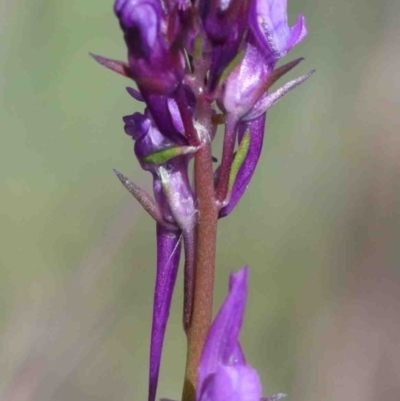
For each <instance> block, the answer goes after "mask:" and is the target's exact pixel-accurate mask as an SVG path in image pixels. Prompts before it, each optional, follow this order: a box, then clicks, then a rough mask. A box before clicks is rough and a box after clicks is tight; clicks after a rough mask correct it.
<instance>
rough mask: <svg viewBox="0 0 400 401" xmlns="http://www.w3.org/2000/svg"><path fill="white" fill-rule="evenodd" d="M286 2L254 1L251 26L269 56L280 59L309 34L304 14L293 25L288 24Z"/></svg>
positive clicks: (250, 15)
mask: <svg viewBox="0 0 400 401" xmlns="http://www.w3.org/2000/svg"><path fill="white" fill-rule="evenodd" d="M286 3H287V1H286V0H255V1H253V2H252V6H251V9H250V14H249V21H250V27H251V29H252V31H253V33H254V35H255V36H256V38H257V41H258V43H259V44H260V46H261V47H262V48H263V49H264V51H265V56H266V57H267V58H269V57H271V58H273V59H275V60H278V59H279V58H281V57H283V56H284V55H286V53H288V52H289V50H290V49H291V48H292V47H294V46H295V45H296V44H297V43H299V42H301V41H302V40H303V39H304V38H305V36H306V35H307V28H306V21H305V18H304V16H303V15H302V14H300V15H299V17H298V18H297V21H296V24H295V25H294V26H293V27H289V26H288V19H287V4H286Z"/></svg>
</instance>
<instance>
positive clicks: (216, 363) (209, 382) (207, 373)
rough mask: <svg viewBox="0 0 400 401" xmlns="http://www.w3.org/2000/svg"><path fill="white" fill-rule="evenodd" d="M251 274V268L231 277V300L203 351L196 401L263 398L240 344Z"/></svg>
mask: <svg viewBox="0 0 400 401" xmlns="http://www.w3.org/2000/svg"><path fill="white" fill-rule="evenodd" d="M248 274H249V269H248V267H244V268H243V269H241V270H240V271H239V272H237V273H234V274H231V277H230V283H229V293H228V296H227V297H226V299H225V301H224V303H223V305H222V307H221V309H220V311H219V313H218V315H217V317H216V318H215V320H214V322H213V324H212V326H211V329H210V331H209V333H208V336H207V339H206V343H205V345H204V348H203V353H202V356H201V361H200V367H199V379H198V393H197V401H220V400H231V401H259V400H260V399H261V397H262V389H261V383H260V379H259V377H258V374H257V372H256V371H255V370H254V369H253V368H252V367H251V366H249V365H247V364H246V361H245V359H244V356H243V354H242V352H241V349H240V344H239V333H240V329H241V326H242V321H243V315H244V309H245V304H246V297H247V286H248Z"/></svg>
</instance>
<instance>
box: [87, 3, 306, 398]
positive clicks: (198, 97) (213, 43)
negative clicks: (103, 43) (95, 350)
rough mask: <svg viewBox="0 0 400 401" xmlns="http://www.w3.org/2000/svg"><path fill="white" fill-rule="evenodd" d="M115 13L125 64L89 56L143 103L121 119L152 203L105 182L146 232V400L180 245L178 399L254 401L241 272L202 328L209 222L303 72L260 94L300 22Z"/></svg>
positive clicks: (233, 198) (173, 11) (258, 14)
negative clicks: (150, 290)
mask: <svg viewBox="0 0 400 401" xmlns="http://www.w3.org/2000/svg"><path fill="white" fill-rule="evenodd" d="M114 11H115V14H116V16H117V18H118V20H119V24H120V27H121V29H122V32H123V35H124V39H125V43H126V46H127V53H128V56H127V62H124V61H117V60H112V59H108V58H104V57H101V56H97V55H94V56H93V57H94V58H95V59H96V60H97V61H98V62H99V63H100V64H102V65H104V66H105V67H107V68H109V69H111V70H113V71H115V72H117V73H119V74H121V75H123V76H125V77H126V78H129V79H132V80H133V81H134V82H135V83H136V88H132V87H128V88H127V91H128V93H129V95H130V96H131V97H133V98H134V99H135V100H136V101H139V102H142V103H143V113H137V112H136V113H133V114H132V115H129V116H125V117H124V118H123V120H124V123H125V132H126V134H127V135H128V136H130V137H131V138H132V139H133V141H134V153H135V155H136V158H137V159H138V161H139V163H140V165H141V167H142V168H143V170H146V171H149V172H150V173H151V175H152V178H153V195H151V194H149V193H147V192H145V191H144V190H143V189H141V188H140V187H138V186H137V185H136V184H135V183H134V182H132V181H131V180H130V179H128V178H127V177H125V176H124V175H123V174H121V173H120V172H118V171H115V172H116V174H117V176H118V178H119V179H120V181H121V182H122V184H123V185H124V186H125V188H126V189H127V190H128V191H129V192H130V193H131V194H132V195H133V196H134V197H135V198H136V200H137V201H138V202H139V203H140V204H141V205H142V206H143V208H144V209H145V210H146V211H147V212H148V214H149V215H150V216H151V217H152V218H153V219H154V220H155V222H156V232H157V274H156V283H155V291H154V307H153V321H152V331H151V346H150V371H149V395H148V401H154V400H155V397H156V390H157V382H158V375H159V368H160V361H161V353H162V348H163V342H164V335H165V329H166V325H167V321H168V315H169V310H170V305H171V298H172V294H173V290H174V286H175V281H176V276H177V270H178V265H179V262H180V259H181V247H182V248H183V253H184V256H183V258H184V283H183V287H184V305H183V328H184V330H185V333H186V336H187V362H186V371H185V379H184V386H183V395H182V400H183V401H195V400H196V401H219V400H221V401H223V400H228V399H229V400H231V401H259V400H260V399H261V398H262V393H261V385H260V381H259V378H258V375H257V372H256V371H255V370H254V369H252V368H251V367H250V366H249V365H248V364H247V362H246V360H245V357H244V355H243V353H242V350H241V347H240V344H239V340H238V337H239V331H240V328H241V324H242V317H243V313H244V307H245V299H246V294H247V279H248V268H244V269H242V270H240V271H239V272H238V273H236V274H232V275H231V279H230V284H229V293H228V296H227V297H226V299H225V302H224V303H223V305H222V307H221V309H220V311H219V313H218V315H217V317H216V318H215V320H214V322H213V323H212V300H213V281H214V266H215V248H216V235H217V223H218V220H219V219H220V218H223V217H226V216H228V215H229V214H230V213H231V212H232V211H233V209H234V208H235V206H236V205H237V203H238V202H239V201H240V199H241V198H242V196H243V194H244V192H245V191H246V189H247V187H248V185H249V183H250V180H251V178H252V176H253V174H254V171H255V168H256V166H257V162H258V159H259V157H260V153H261V149H262V144H263V137H264V128H265V119H266V113H267V111H268V110H269V109H270V108H271V107H272V106H273V105H274V104H275V103H277V102H278V101H279V100H280V99H281V98H282V97H283V96H284V95H285V94H286V93H288V92H289V91H290V90H292V89H294V88H295V87H296V86H298V85H300V84H301V83H303V82H304V81H305V80H307V79H308V77H309V76H310V75H311V73H312V72H310V73H308V74H306V75H303V76H301V77H300V78H297V79H295V80H293V81H290V82H288V83H286V84H284V85H283V86H281V87H280V88H279V89H277V90H273V91H272V90H271V89H270V88H271V86H272V85H273V84H274V83H275V82H276V81H277V80H278V79H279V78H280V77H282V75H284V74H285V73H287V72H288V71H289V70H291V69H292V68H294V67H295V66H296V65H297V64H298V63H299V62H300V61H301V60H302V59H297V60H294V61H291V62H289V63H287V64H283V65H282V66H280V67H277V66H276V65H277V63H278V61H279V60H280V59H281V58H283V57H284V56H285V55H286V54H287V53H288V52H289V51H290V50H291V49H292V48H293V47H294V46H295V45H296V44H297V43H299V42H300V41H302V40H303V39H304V37H305V36H306V34H307V29H306V25H305V19H304V17H303V15H300V16H299V17H298V19H297V21H296V23H295V25H294V26H292V27H290V26H289V25H288V20H287V10H286V0H116V1H115V4H114ZM219 126H221V128H223V134H222V132H221V133H217V131H218V127H219ZM221 131H222V129H221ZM217 135H223V149H222V155H218V154H215V151H214V150H213V140H214V139H215V137H216V136H217ZM218 160H220V161H218ZM190 163H194V169H193V172H194V173H193V175H194V176H193V177H190V174H189V171H192V170H191V169H189V165H190ZM281 396H282V395H280V394H278V395H275V396H273V397H270V398H267V399H265V398H264V400H277V399H279V398H280V397H281Z"/></svg>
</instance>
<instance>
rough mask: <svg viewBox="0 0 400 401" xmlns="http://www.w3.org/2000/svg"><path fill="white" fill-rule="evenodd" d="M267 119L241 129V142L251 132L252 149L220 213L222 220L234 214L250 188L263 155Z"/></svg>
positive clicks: (256, 120)
mask: <svg viewBox="0 0 400 401" xmlns="http://www.w3.org/2000/svg"><path fill="white" fill-rule="evenodd" d="M265 118H266V115H265V114H263V115H262V116H260V117H258V118H257V119H255V120H252V121H249V122H248V123H247V124H245V123H242V124H241V125H240V127H239V141H240V140H241V137H242V136H243V134H244V132H245V131H246V130H247V129H248V130H249V132H250V147H249V151H248V153H247V157H246V159H245V160H244V162H243V164H242V166H241V167H240V170H239V172H238V175H237V177H236V180H235V183H234V185H233V189H232V194H231V198H230V200H229V202H228V204H227V205H226V206H224V207H223V208H222V209H221V210H220V212H219V217H220V218H221V217H226V216H228V214H230V213H231V212H232V210H233V209H234V208H235V206H236V205H237V204H238V203H239V201H240V199H241V198H242V196H243V194H244V193H245V191H246V189H247V187H248V186H249V183H250V180H251V178H252V177H253V174H254V171H255V169H256V167H257V163H258V160H259V158H260V155H261V149H262V145H263V141H264V129H265Z"/></svg>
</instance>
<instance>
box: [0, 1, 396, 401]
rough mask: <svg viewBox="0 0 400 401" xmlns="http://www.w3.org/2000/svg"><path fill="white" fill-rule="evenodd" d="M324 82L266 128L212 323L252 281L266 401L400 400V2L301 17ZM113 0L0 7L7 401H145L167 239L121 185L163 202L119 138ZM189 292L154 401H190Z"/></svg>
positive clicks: (253, 346) (250, 326)
mask: <svg viewBox="0 0 400 401" xmlns="http://www.w3.org/2000/svg"><path fill="white" fill-rule="evenodd" d="M289 3H290V4H289V11H290V17H291V18H290V21H291V22H292V23H293V22H294V20H295V17H296V15H297V14H298V13H299V12H304V13H305V15H306V17H307V22H308V29H309V36H308V38H307V40H306V41H305V42H304V43H302V44H301V45H299V46H298V48H296V49H295V50H293V51H292V52H291V54H290V57H288V58H287V59H286V60H290V59H294V58H296V57H300V56H305V57H306V61H305V62H303V63H302V64H301V66H300V67H298V69H296V71H295V72H293V73H292V75H291V76H290V77H288V78H286V79H289V78H292V77H295V76H298V75H300V74H303V73H305V72H306V71H308V70H310V69H312V68H316V69H317V73H316V74H315V75H314V76H313V77H312V78H311V79H310V80H309V81H308V82H307V83H306V84H304V85H303V86H301V87H300V88H298V89H296V90H295V91H294V92H293V93H291V94H290V95H288V96H287V98H285V99H284V100H283V101H282V102H280V103H279V105H277V106H276V107H275V108H274V109H273V110H271V112H270V113H269V115H268V122H267V131H266V137H265V147H264V150H263V158H262V160H261V162H260V165H259V167H258V170H257V173H256V175H255V177H254V179H253V181H252V183H251V185H250V188H249V190H248V192H247V194H246V196H245V197H244V199H243V201H242V202H241V203H240V205H239V206H238V207H237V209H236V210H235V212H234V213H233V214H232V215H231V217H230V218H228V219H224V220H223V221H221V224H220V230H219V238H218V241H219V244H218V245H219V248H218V261H217V266H218V269H217V277H216V279H217V282H216V296H215V305H216V307H217V306H218V305H220V303H221V301H222V299H223V297H224V295H225V293H226V287H227V277H228V273H229V271H231V270H236V269H238V268H240V267H241V266H242V265H244V264H249V265H250V266H251V277H250V280H251V281H250V295H249V301H248V307H247V314H246V320H245V326H244V328H243V332H242V340H243V347H244V349H245V351H246V354H247V358H248V361H249V363H251V364H252V365H253V366H254V367H255V368H256V369H257V370H258V371H259V372H260V376H261V379H262V382H263V386H264V393H265V395H268V394H272V393H274V392H286V393H288V394H289V397H290V398H288V400H293V401H295V400H296V401H300V400H301V401H314V400H315V401H317V400H318V401H319V400H324V401H330V400H332V401H333V400H335V401H336V400H338V401H339V400H340V401H343V400H351V401H358V400H360V401H361V400H362V401H369V400H371V401H372V400H376V399H383V398H381V397H384V399H386V400H388V401H389V400H398V399H399V398H398V397H399V393H400V362H399V361H400V348H399V347H400V345H399V340H398V339H399V338H400V251H399V245H400V132H399V128H400V117H399V110H400V108H399V106H400V93H399V92H400V61H399V60H400V52H399V44H398V41H397V38H398V37H399V35H400V25H399V23H398V22H399V15H400V2H399V1H396V0H386V1H384V0H382V1H378V0H351V1H348V0H336V1H334V2H332V1H327V0H325V1H317V0H302V1H295V0H292V1H289ZM89 51H91V52H95V53H98V54H102V55H105V56H108V57H112V58H119V59H124V58H125V48H124V43H123V40H122V36H121V33H120V31H119V27H118V23H117V21H116V19H115V18H114V16H113V14H112V1H111V0H96V1H81V0H80V1H78V0H69V1H61V0H53V1H49V0H30V1H28V0H14V1H9V0H1V1H0V86H1V94H0V99H1V107H0V127H1V143H0V201H1V210H0V400H1V401H17V400H18V401H28V400H30V401H34V400H35V401H36V400H40V401H50V400H60V401H63V400H118V401H123V400H131V399H135V400H144V399H146V389H147V369H148V361H147V359H148V346H149V334H150V314H151V304H152V289H153V281H154V276H155V267H154V266H155V239H154V225H153V223H152V221H150V219H149V218H148V217H147V215H145V213H144V212H142V210H140V209H139V208H138V206H137V204H135V202H134V201H133V200H132V198H131V197H130V196H129V194H128V193H127V192H126V191H125V190H124V189H123V188H122V186H121V185H120V183H119V182H118V180H117V179H116V178H115V177H114V175H113V173H112V168H114V167H115V168H118V169H119V170H121V171H122V172H124V173H125V174H127V175H128V176H129V177H131V178H134V180H135V181H136V182H137V183H139V184H140V185H142V186H144V187H146V188H150V177H149V176H148V175H147V174H145V173H144V172H142V171H141V170H140V169H139V168H138V166H137V163H136V160H135V159H134V157H133V154H132V143H131V140H130V139H129V138H128V137H126V136H125V134H124V133H123V126H122V120H121V117H122V116H123V115H126V114H128V113H131V112H132V111H133V110H139V109H140V107H141V106H140V105H138V104H135V103H134V102H133V101H132V99H131V98H130V97H129V96H128V95H127V94H126V92H125V90H124V87H125V86H126V85H128V84H129V83H128V81H126V80H124V79H123V78H122V77H119V76H117V75H115V74H112V73H110V72H108V71H106V70H104V69H102V68H100V67H99V66H98V65H96V64H95V63H94V62H93V61H92V60H91V59H90V58H89V57H88V52H89ZM181 301H182V294H181V285H180V284H178V287H177V291H176V294H175V298H174V306H173V311H172V313H171V318H170V322H169V327H168V334H167V338H166V347H165V352H164V359H163V365H162V371H161V379H160V385H159V396H160V397H168V398H171V399H179V397H180V393H181V386H182V377H183V369H184V355H185V348H184V344H185V339H184V335H183V333H182V330H181V307H180V304H181Z"/></svg>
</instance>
